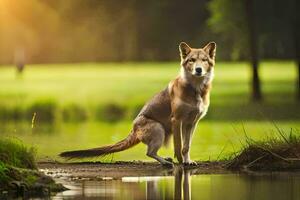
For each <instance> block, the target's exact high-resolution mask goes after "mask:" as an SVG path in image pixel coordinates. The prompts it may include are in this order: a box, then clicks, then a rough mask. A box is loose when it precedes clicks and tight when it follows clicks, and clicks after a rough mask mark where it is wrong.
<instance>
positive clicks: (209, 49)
mask: <svg viewBox="0 0 300 200" xmlns="http://www.w3.org/2000/svg"><path fill="white" fill-rule="evenodd" d="M216 48H217V44H216V43H215V42H209V43H208V44H207V45H205V47H203V50H204V51H205V52H206V53H207V54H208V55H209V57H210V58H211V59H215V57H216Z"/></svg>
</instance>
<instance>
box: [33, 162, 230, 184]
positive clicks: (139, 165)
mask: <svg viewBox="0 0 300 200" xmlns="http://www.w3.org/2000/svg"><path fill="white" fill-rule="evenodd" d="M177 167H180V166H179V165H175V167H174V168H167V167H163V166H161V165H160V164H159V163H157V162H116V163H101V162H85V163H82V162H81V163H55V162H40V163H38V168H39V169H40V170H41V171H43V172H44V173H45V174H46V175H49V176H51V177H53V178H69V179H89V180H97V179H98V180H101V179H103V178H104V177H111V178H115V179H118V178H122V177H137V176H170V175H173V174H174V170H176V168H177ZM184 168H185V169H190V171H191V174H218V173H229V171H228V170H226V169H225V163H224V162H199V163H198V165H197V166H185V167H184Z"/></svg>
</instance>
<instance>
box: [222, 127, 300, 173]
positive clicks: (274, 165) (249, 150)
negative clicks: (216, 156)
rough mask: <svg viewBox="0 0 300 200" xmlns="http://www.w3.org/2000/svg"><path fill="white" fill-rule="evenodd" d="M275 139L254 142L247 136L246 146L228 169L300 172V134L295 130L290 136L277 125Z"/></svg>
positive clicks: (291, 131)
mask: <svg viewBox="0 0 300 200" xmlns="http://www.w3.org/2000/svg"><path fill="white" fill-rule="evenodd" d="M275 127H276V129H277V131H276V136H275V137H268V138H266V139H264V140H261V141H254V140H253V139H251V138H249V137H248V136H247V135H246V144H245V146H244V148H243V149H242V151H241V152H240V153H238V154H237V155H236V156H235V157H234V158H233V159H232V160H231V161H229V163H228V165H227V167H228V168H229V169H233V170H241V169H246V170H299V169H300V134H299V131H295V130H293V129H291V130H290V132H289V133H288V134H286V133H285V132H283V131H282V130H281V129H280V128H278V127H277V126H276V125H275Z"/></svg>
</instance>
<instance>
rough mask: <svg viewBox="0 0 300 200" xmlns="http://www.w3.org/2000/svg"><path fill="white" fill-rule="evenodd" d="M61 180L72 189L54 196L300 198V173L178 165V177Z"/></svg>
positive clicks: (234, 199)
mask: <svg viewBox="0 0 300 200" xmlns="http://www.w3.org/2000/svg"><path fill="white" fill-rule="evenodd" d="M58 180H59V179H58ZM60 181H61V182H62V183H64V184H65V186H66V187H68V188H70V189H71V190H68V191H65V192H62V193H58V194H57V195H56V196H55V197H53V198H54V199H158V200H159V199H184V200H189V199H200V200H202V199H203V200H211V199H212V200H220V199H222V200H240V199H245V200H253V199H272V200H296V199H300V174H299V173H286V174H269V175H265V176H250V175H241V174H219V175H204V174H203V175H193V171H190V170H184V169H182V168H175V169H174V177H172V176H167V177H123V178H122V179H117V180H116V179H112V178H106V179H105V180H101V181H90V180H75V181H74V180H73V181H62V180H60Z"/></svg>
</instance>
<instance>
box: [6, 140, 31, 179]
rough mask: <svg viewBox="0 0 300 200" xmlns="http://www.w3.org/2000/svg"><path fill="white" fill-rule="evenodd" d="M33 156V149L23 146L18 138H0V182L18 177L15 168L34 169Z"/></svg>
mask: <svg viewBox="0 0 300 200" xmlns="http://www.w3.org/2000/svg"><path fill="white" fill-rule="evenodd" d="M35 156H36V151H35V149H34V148H32V147H27V146H25V145H24V144H23V143H22V142H21V141H20V140H17V139H14V138H8V137H2V138H0V182H7V181H11V180H13V179H14V178H18V175H16V173H18V171H17V170H15V169H17V168H18V169H19V168H22V169H36V163H35ZM19 175H20V174H19ZM20 176H21V175H20ZM19 178H20V177H19Z"/></svg>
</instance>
